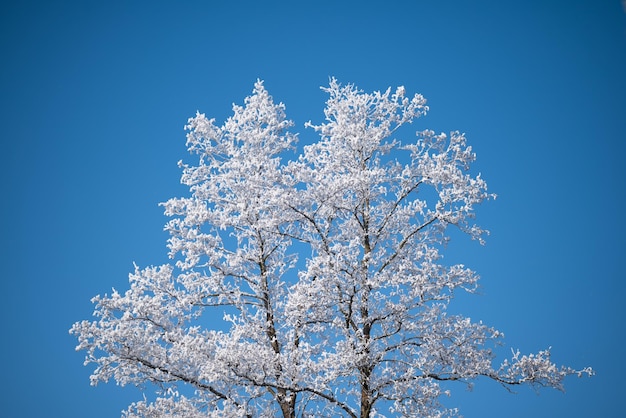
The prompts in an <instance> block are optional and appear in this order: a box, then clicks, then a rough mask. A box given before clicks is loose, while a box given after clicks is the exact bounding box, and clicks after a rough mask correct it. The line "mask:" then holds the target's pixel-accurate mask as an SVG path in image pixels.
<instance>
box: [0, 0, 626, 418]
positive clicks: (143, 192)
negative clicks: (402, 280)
mask: <svg viewBox="0 0 626 418" xmlns="http://www.w3.org/2000/svg"><path fill="white" fill-rule="evenodd" d="M0 60H1V64H0V139H1V142H0V146H1V147H2V148H1V152H0V158H1V159H2V161H1V164H0V173H1V177H0V179H1V183H0V187H1V189H0V193H1V196H2V197H1V201H2V202H4V203H3V204H2V217H1V222H2V224H1V225H0V226H1V228H2V234H0V240H1V244H2V247H1V248H2V251H1V253H0V263H1V265H2V273H1V275H2V276H1V279H2V280H1V284H0V286H1V291H0V297H1V298H2V301H1V302H0V314H1V318H2V321H3V327H2V334H3V335H2V339H1V344H0V358H1V359H2V363H3V365H2V371H3V373H2V374H3V376H2V382H3V387H4V389H3V390H2V391H1V392H0V394H1V395H0V399H1V404H0V416H2V417H64V418H73V417H87V416H88V417H95V418H98V417H114V416H119V413H120V411H121V410H123V409H125V408H126V407H127V405H128V404H129V403H131V402H133V401H137V400H140V399H141V398H142V395H141V392H140V391H139V390H138V389H135V388H132V387H130V388H128V387H127V388H120V387H117V386H116V385H115V384H114V383H109V384H106V385H104V384H103V385H100V386H98V387H97V388H94V387H91V386H89V375H90V373H91V372H92V370H93V366H88V367H84V366H83V365H82V362H83V358H84V353H83V352H78V353H77V352H75V351H74V347H75V345H76V343H77V341H76V339H75V337H73V336H70V335H69V334H68V330H69V328H70V327H71V325H72V324H73V323H74V322H76V321H79V320H82V319H89V318H90V317H91V313H92V311H93V306H92V304H91V302H90V299H91V298H92V297H93V296H95V295H97V294H103V293H107V292H110V290H111V288H112V287H115V288H116V289H118V290H119V291H125V290H126V289H127V288H128V273H129V272H131V271H132V270H133V262H136V263H137V264H138V265H139V266H141V267H145V266H148V265H153V264H154V265H158V264H162V263H164V262H167V261H168V260H167V249H166V239H167V235H166V234H165V233H164V232H163V225H164V224H165V222H166V221H167V218H166V217H165V216H164V215H163V213H162V208H160V207H159V206H158V205H157V204H158V203H159V202H163V201H165V200H167V199H168V198H170V197H175V196H184V195H185V193H186V190H185V188H183V187H182V186H181V185H180V183H179V179H180V174H181V173H180V170H179V168H178V167H177V162H178V161H179V160H181V159H183V160H185V161H188V162H193V161H194V160H193V158H191V157H190V156H189V154H188V153H187V151H186V148H185V132H184V130H183V126H184V125H185V123H186V121H187V119H188V118H189V117H191V116H193V115H194V114H195V112H196V110H199V111H201V112H204V113H206V114H207V116H208V117H215V118H217V121H218V123H220V124H221V123H222V122H223V121H224V119H225V118H226V117H228V116H229V115H230V113H231V104H232V103H233V102H235V103H239V104H241V103H242V102H243V99H244V97H245V96H247V95H249V94H250V93H251V91H252V87H253V84H254V82H255V80H256V79H257V78H261V79H263V80H265V86H266V88H267V89H268V91H269V92H270V94H272V95H273V97H274V99H275V100H276V101H277V102H278V101H282V102H284V103H285V104H286V106H287V116H288V117H289V118H291V119H292V120H294V121H295V123H296V125H297V127H296V128H295V130H297V131H300V132H301V142H302V143H306V142H307V141H312V140H314V139H315V134H314V133H313V131H312V130H306V131H305V130H304V128H303V124H304V123H305V122H306V121H308V120H312V121H313V122H317V123H319V122H321V121H322V119H323V113H322V111H323V107H324V101H325V100H326V96H325V93H323V92H322V91H320V89H319V86H322V85H327V83H328V79H329V77H330V76H335V77H337V78H338V79H339V80H340V81H342V82H344V83H348V82H351V83H355V84H356V85H357V86H359V87H360V88H362V89H364V90H366V91H372V90H384V89H386V88H387V87H388V86H391V87H392V88H395V87H396V86H398V85H404V86H405V87H406V89H407V93H408V94H411V95H412V94H414V93H421V94H423V95H424V96H425V97H426V98H427V99H428V103H429V105H430V108H431V111H430V114H429V115H428V116H427V117H425V118H423V119H420V120H419V121H418V122H417V123H416V124H414V125H413V126H414V127H415V129H420V130H421V129H426V128H429V129H434V130H435V131H446V132H448V131H450V130H460V131H462V132H465V133H466V134H467V137H468V140H469V143H470V144H471V145H472V146H473V148H474V150H475V151H476V153H477V156H478V160H477V162H476V164H475V166H474V167H475V169H476V171H477V172H478V171H480V172H481V173H482V175H483V178H485V179H486V180H487V182H488V184H489V188H490V191H492V192H495V193H497V194H498V199H497V200H496V201H490V202H488V203H486V204H484V205H482V206H481V207H480V209H479V211H478V216H479V217H478V221H479V223H480V224H481V225H483V226H485V227H486V228H488V229H489V230H491V236H490V237H489V238H488V240H487V245H486V246H484V247H481V246H479V245H478V244H477V243H475V242H472V241H470V240H468V239H463V238H459V239H455V240H454V241H453V242H452V244H451V246H450V251H449V253H448V254H447V257H448V260H450V261H451V262H463V263H465V264H466V265H468V266H469V267H471V268H473V269H475V270H476V271H477V272H478V273H479V274H480V275H481V277H482V279H481V284H482V288H481V292H480V293H481V294H480V295H478V296H471V297H461V298H460V299H459V301H458V304H456V305H455V303H454V302H453V305H452V309H453V310H459V311H462V312H463V313H465V314H466V315H468V316H470V317H471V318H472V319H475V320H479V319H480V320H483V321H484V322H485V323H486V324H489V325H492V326H494V327H496V328H498V329H499V330H501V331H503V332H504V333H505V335H506V340H505V341H506V343H507V346H511V347H513V348H519V349H520V350H522V351H523V352H535V351H538V350H541V349H545V348H548V347H550V346H551V347H552V353H553V359H554V360H555V361H556V362H558V363H560V364H565V365H569V366H572V367H575V368H582V367H585V366H592V367H593V368H594V369H595V370H596V372H597V375H596V376H595V377H593V378H591V379H577V378H573V377H572V378H569V379H568V380H567V381H566V382H565V384H566V390H567V392H566V393H565V394H562V393H560V392H557V391H555V390H544V391H542V392H541V393H540V394H539V395H537V394H536V393H535V392H533V391H532V390H531V389H527V388H520V389H519V391H518V393H517V394H515V395H513V394H509V393H508V392H506V391H505V390H504V389H503V388H502V387H500V386H499V385H497V384H495V383H493V382H488V381H479V382H477V384H476V386H475V388H474V391H473V392H471V393H468V392H467V391H466V390H465V388H464V387H463V386H462V385H458V386H455V387H454V386H453V387H452V390H453V397H452V399H451V404H454V405H457V406H459V407H460V408H461V412H463V413H464V415H465V417H467V418H479V417H481V418H482V417H487V418H489V417H494V418H495V417H511V418H515V417H519V418H522V417H534V418H548V417H566V416H567V417H591V416H597V417H618V416H623V409H624V406H623V393H624V389H625V386H626V384H625V383H624V376H626V361H625V355H626V350H625V348H624V347H625V346H624V338H623V333H624V330H625V326H624V320H625V319H626V303H624V295H625V291H626V274H625V269H624V263H625V260H626V257H625V249H626V238H625V237H626V222H625V220H624V209H623V205H624V197H625V194H626V169H625V168H624V167H625V165H624V162H623V160H624V158H625V157H626V145H625V143H626V12H625V9H624V7H623V5H622V3H621V2H620V1H619V0H588V1H581V0H568V1H555V0H541V1H533V0H531V1H523V2H522V1H502V0H499V1H448V0H441V1H419V0H415V1H393V0H392V1H385V2H383V1H378V2H372V1H358V2H357V1H306V2H305V1H301V2H296V1H293V2H286V1H285V2H260V1H257V2H242V1H213V2H211V1H205V2H193V1H186V2H182V1H181V2H174V1H151V2H131V1H125V2H118V1H107V2H91V1H76V2H72V1H59V2H50V1H45V2H44V1H41V2H37V1H19V2H3V3H2V5H0ZM409 139H410V138H409Z"/></svg>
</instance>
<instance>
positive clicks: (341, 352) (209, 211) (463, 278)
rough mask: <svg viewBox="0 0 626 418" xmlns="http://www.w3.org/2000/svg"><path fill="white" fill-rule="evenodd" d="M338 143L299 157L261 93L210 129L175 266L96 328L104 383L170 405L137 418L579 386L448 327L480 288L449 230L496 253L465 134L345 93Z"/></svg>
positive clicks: (139, 412) (411, 103)
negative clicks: (450, 245)
mask: <svg viewBox="0 0 626 418" xmlns="http://www.w3.org/2000/svg"><path fill="white" fill-rule="evenodd" d="M324 90H325V91H326V92H327V93H328V94H329V96H330V97H329V99H328V101H327V104H326V109H325V116H326V118H325V121H324V123H322V124H320V125H314V124H311V123H308V124H307V125H308V126H309V127H310V128H312V129H314V130H315V131H317V132H318V133H319V140H318V141H317V142H315V143H313V144H310V145H307V146H305V147H303V149H302V153H301V155H299V157H297V158H294V157H293V156H294V155H296V154H295V153H296V152H297V148H296V146H295V145H296V139H297V136H296V135H295V134H292V133H290V132H289V129H290V128H292V126H293V124H292V122H290V121H289V120H287V119H286V117H285V113H284V106H283V104H275V103H274V102H273V100H272V98H271V97H270V95H269V94H268V93H267V91H266V90H265V88H264V86H263V84H262V83H261V82H257V83H256V84H255V86H254V90H253V94H252V95H251V96H250V97H248V98H246V99H245V103H244V105H243V106H233V112H234V114H233V116H231V117H230V118H229V119H228V120H227V121H226V122H225V123H224V124H223V125H222V126H216V125H215V121H214V120H213V119H207V118H206V117H205V115H203V114H197V115H196V116H195V117H194V118H191V119H189V123H188V125H187V127H186V129H187V130H188V131H189V132H188V134H187V146H188V148H189V150H190V151H191V152H193V153H195V154H196V155H197V162H196V163H194V164H193V165H186V164H182V163H181V167H182V169H183V176H182V182H183V183H184V184H186V185H187V186H189V188H190V197H186V198H174V199H171V200H169V201H167V202H165V203H164V204H163V206H164V208H165V213H166V214H167V215H168V216H170V217H171V220H169V222H168V223H167V225H166V230H167V231H169V233H170V235H171V237H170V239H169V244H168V247H169V250H170V257H171V258H172V259H173V260H174V263H173V264H171V265H163V266H160V267H149V268H146V269H143V270H141V269H139V268H136V270H135V272H134V273H133V274H131V275H130V289H129V290H127V291H126V292H125V293H124V294H120V293H118V292H117V291H115V290H113V292H112V294H111V295H105V296H97V297H95V298H94V299H93V302H94V303H95V305H96V310H95V316H96V317H97V320H96V321H93V322H90V321H82V322H77V323H76V324H74V326H73V327H72V329H71V331H70V332H71V333H72V334H74V335H76V336H77V337H78V340H79V345H78V347H77V349H79V350H85V351H86V352H87V356H86V361H85V363H86V364H89V363H95V365H96V369H95V371H94V373H93V375H92V376H91V382H92V384H97V383H98V382H99V381H105V382H106V381H108V380H109V379H111V378H113V379H114V380H115V381H116V382H117V383H118V384H121V385H126V384H135V385H143V384H145V383H151V384H152V385H151V386H149V387H154V388H155V389H156V396H155V397H153V398H151V399H152V400H151V401H147V400H144V401H141V402H137V403H135V404H133V405H131V406H130V407H129V409H128V410H127V411H126V412H125V413H124V415H125V416H127V417H135V416H149V417H156V416H158V417H161V416H163V417H165V416H184V417H206V416H220V417H252V416H254V417H257V416H261V417H262V416H266V417H274V416H280V415H282V416H283V417H296V416H301V417H304V416H346V417H371V416H389V415H397V416H423V417H441V416H453V415H455V414H456V410H455V409H447V408H445V407H444V406H443V405H442V404H441V403H440V402H439V399H440V397H441V396H442V395H444V394H447V393H448V388H449V385H447V384H446V383H445V382H447V381H461V382H465V383H466V384H469V383H470V382H471V381H472V380H474V379H476V378H480V377H485V378H489V379H493V380H495V381H497V382H500V383H502V384H503V385H504V386H506V387H509V386H513V385H520V384H529V385H533V386H538V387H541V386H548V387H553V388H557V389H561V388H562V383H563V380H564V378H565V377H566V376H567V375H570V374H578V375H582V374H591V373H592V371H591V370H590V369H583V370H574V369H571V368H568V367H557V366H556V365H555V364H553V363H552V362H551V360H550V353H549V351H541V352H539V353H537V354H530V355H522V354H520V353H518V352H514V354H513V356H512V358H511V359H508V360H504V361H503V362H502V363H500V364H498V365H494V362H495V359H494V357H495V355H494V352H493V348H494V346H495V344H497V343H499V342H500V340H501V337H502V334H501V333H500V332H499V331H497V330H495V329H493V328H490V327H488V326H486V325H483V324H482V323H475V322H472V321H470V319H469V318H466V317H463V316H459V315H451V314H448V313H447V311H446V308H447V306H448V304H449V303H450V301H451V300H452V298H453V296H454V294H455V292H458V291H468V292H472V291H474V290H475V289H476V286H477V280H478V277H477V275H476V274H475V273H474V272H473V271H471V270H470V269H468V268H466V267H464V266H463V265H446V264H444V263H443V262H442V259H441V255H440V251H441V250H442V249H443V248H444V245H445V243H446V241H447V240H448V232H449V231H448V230H449V228H458V229H459V230H461V231H463V232H464V233H466V234H467V235H469V236H470V237H471V238H472V239H475V240H478V241H479V242H482V240H483V237H484V236H485V234H486V231H484V230H483V229H481V228H480V227H479V226H477V225H475V224H474V221H473V219H474V216H473V214H474V212H473V211H474V206H475V205H476V204H479V203H481V202H482V201H484V200H486V199H489V198H492V197H494V196H493V195H491V194H489V193H488V192H487V185H486V183H485V181H484V180H483V179H482V178H481V177H480V175H478V176H474V175H472V174H471V173H470V171H469V169H470V164H471V163H472V162H473V161H474V158H475V155H474V153H473V152H472V149H471V147H469V146H468V145H467V144H466V139H465V137H464V135H463V134H461V133H459V132H452V133H450V134H449V135H446V134H443V133H442V134H436V133H435V132H433V131H430V130H423V131H419V132H417V139H412V140H408V141H407V142H400V141H399V140H396V139H394V136H395V135H396V131H397V130H398V128H400V127H401V126H403V125H406V124H408V123H411V122H412V121H413V120H415V119H416V118H418V117H420V116H423V115H424V114H425V113H426V112H427V110H428V107H427V106H426V101H425V99H424V98H423V97H422V96H420V95H415V96H413V97H412V98H409V97H406V96H405V89H404V88H403V87H400V88H398V89H397V90H396V91H395V92H394V93H392V92H391V90H387V91H385V92H382V93H381V92H375V93H372V94H367V93H364V92H362V91H360V90H358V89H357V88H355V87H354V86H352V85H340V84H339V83H338V82H337V81H336V80H335V79H332V80H331V81H330V85H329V87H328V88H324Z"/></svg>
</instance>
